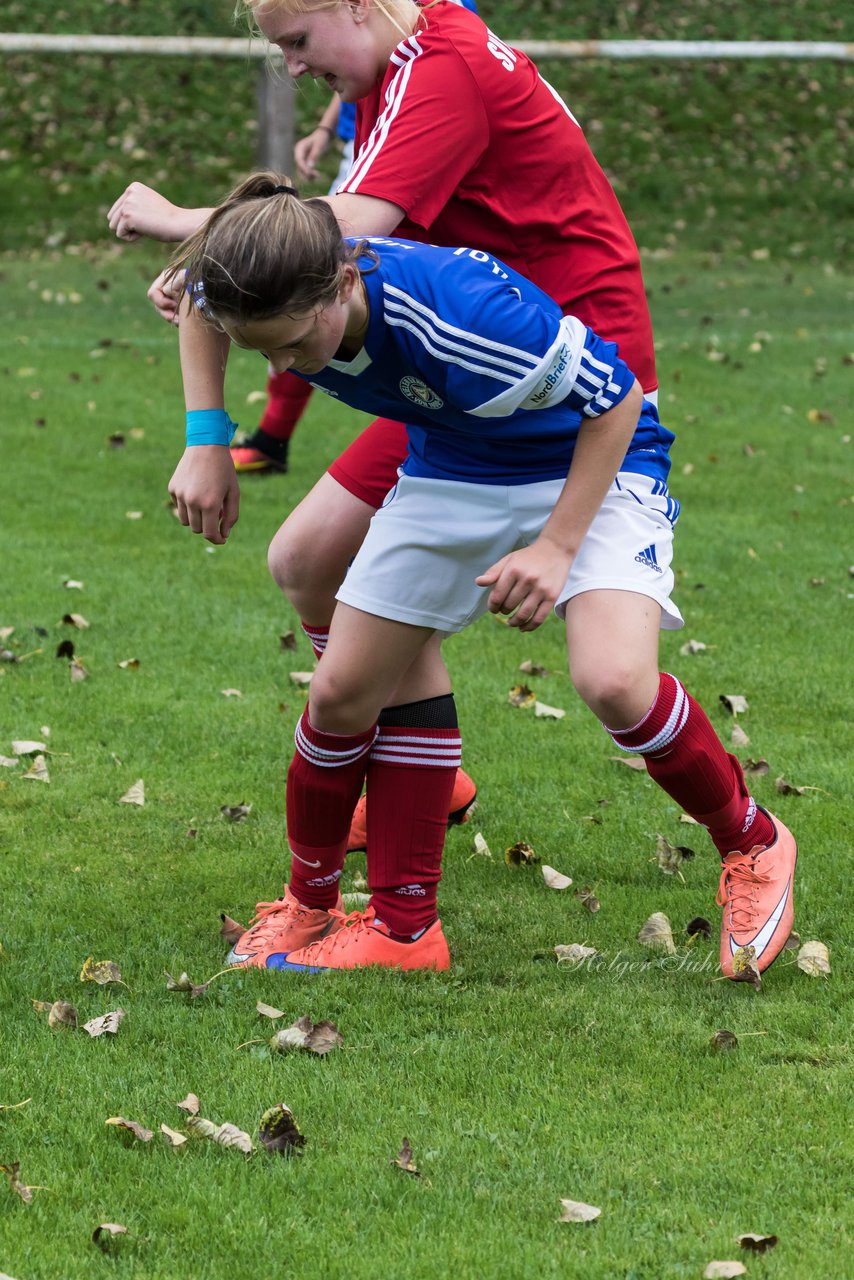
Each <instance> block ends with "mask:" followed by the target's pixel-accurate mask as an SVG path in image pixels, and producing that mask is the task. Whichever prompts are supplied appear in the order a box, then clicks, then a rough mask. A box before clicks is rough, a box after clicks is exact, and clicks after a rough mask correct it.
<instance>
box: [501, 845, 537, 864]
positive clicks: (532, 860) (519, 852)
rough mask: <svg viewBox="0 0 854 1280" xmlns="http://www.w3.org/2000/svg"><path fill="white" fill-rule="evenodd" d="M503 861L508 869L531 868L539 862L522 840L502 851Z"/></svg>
mask: <svg viewBox="0 0 854 1280" xmlns="http://www.w3.org/2000/svg"><path fill="white" fill-rule="evenodd" d="M504 861H505V862H506V863H507V865H508V867H532V866H534V865H535V864H536V863H538V862H539V861H540V859H539V857H538V856H537V854H536V853H534V850H533V849H532V848H531V846H530V845H529V844H526V843H525V841H524V840H517V842H516V844H511V846H510V848H509V849H505V850H504Z"/></svg>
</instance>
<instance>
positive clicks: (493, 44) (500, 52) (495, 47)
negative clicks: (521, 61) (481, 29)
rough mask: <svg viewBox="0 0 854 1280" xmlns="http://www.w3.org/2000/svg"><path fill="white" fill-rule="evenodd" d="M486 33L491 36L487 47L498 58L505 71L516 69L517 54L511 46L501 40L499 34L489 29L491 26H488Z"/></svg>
mask: <svg viewBox="0 0 854 1280" xmlns="http://www.w3.org/2000/svg"><path fill="white" fill-rule="evenodd" d="M486 34H487V35H488V36H489V39H488V40H487V42H486V47H487V49H488V50H489V52H490V53H491V54H492V56H493V58H497V59H498V61H499V62H500V63H501V65H502V67H503V68H504V70H505V71H514V70H515V69H516V54H515V53H514V52H513V50H512V49H511V48H510V46H509V45H506V44H505V43H504V41H503V40H499V39H498V36H497V35H495V33H494V32H492V31H490V30H489V27H487V28H486Z"/></svg>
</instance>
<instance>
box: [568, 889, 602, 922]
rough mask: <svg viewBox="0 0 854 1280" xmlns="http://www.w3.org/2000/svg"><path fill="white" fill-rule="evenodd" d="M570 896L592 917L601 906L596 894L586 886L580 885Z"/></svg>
mask: <svg viewBox="0 0 854 1280" xmlns="http://www.w3.org/2000/svg"><path fill="white" fill-rule="evenodd" d="M572 896H573V897H574V898H577V899H578V901H579V902H580V903H581V905H582V907H585V908H586V909H587V910H588V911H589V912H590V914H591V915H594V916H595V914H596V912H597V911H598V910H599V908H600V907H601V905H602V904H601V902H600V901H599V899H598V898H597V897H596V894H595V893H594V892H593V890H592V889H591V888H589V887H588V886H587V885H582V886H581V888H580V889H576V890H575V893H574V894H573V895H572Z"/></svg>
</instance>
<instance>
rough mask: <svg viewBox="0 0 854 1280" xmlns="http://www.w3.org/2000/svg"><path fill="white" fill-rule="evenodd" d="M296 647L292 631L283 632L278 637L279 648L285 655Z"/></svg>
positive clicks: (295, 639)
mask: <svg viewBox="0 0 854 1280" xmlns="http://www.w3.org/2000/svg"><path fill="white" fill-rule="evenodd" d="M296 647H297V638H296V636H295V635H294V633H293V631H283V632H282V634H281V635H280V636H279V648H280V649H281V650H282V651H283V652H284V653H287V652H289V651H290V650H292V649H295V648H296Z"/></svg>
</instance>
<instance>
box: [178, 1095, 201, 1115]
mask: <svg viewBox="0 0 854 1280" xmlns="http://www.w3.org/2000/svg"><path fill="white" fill-rule="evenodd" d="M201 1105H202V1104H201V1103H200V1102H199V1099H198V1098H197V1097H196V1095H195V1094H194V1093H188V1094H187V1096H186V1098H184V1099H183V1101H181V1102H176V1103H175V1106H176V1107H177V1108H178V1110H179V1111H186V1113H187V1115H188V1116H197V1115H198V1114H199V1111H200V1110H201Z"/></svg>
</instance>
